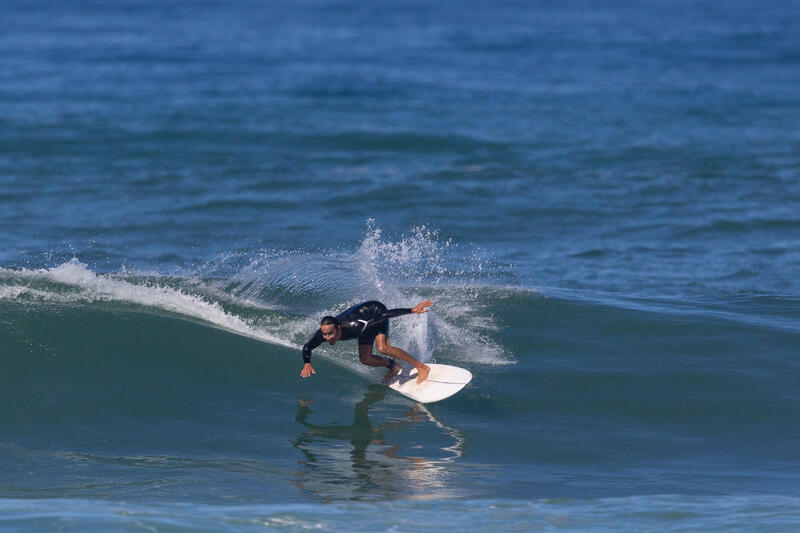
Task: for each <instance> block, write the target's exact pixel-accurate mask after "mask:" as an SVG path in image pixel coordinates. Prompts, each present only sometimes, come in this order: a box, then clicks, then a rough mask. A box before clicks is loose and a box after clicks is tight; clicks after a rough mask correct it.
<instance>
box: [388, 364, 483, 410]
mask: <svg viewBox="0 0 800 533" xmlns="http://www.w3.org/2000/svg"><path fill="white" fill-rule="evenodd" d="M427 365H428V366H429V367H431V373H430V374H428V379H426V380H425V381H423V382H422V383H420V384H419V385H417V369H416V368H411V369H408V368H406V367H405V366H404V367H403V369H402V370H401V371H400V373H399V374H397V375H396V376H395V377H393V378H392V379H391V380H390V381H389V383H388V385H389V388H390V389H393V390H396V391H397V392H399V393H400V394H402V395H403V396H406V397H408V398H411V399H412V400H416V401H418V402H419V403H433V402H438V401H441V400H444V399H445V398H449V397H450V396H452V395H453V394H455V393H457V392H458V391H460V390H461V389H463V388H464V387H465V386H466V385H467V383H469V382H470V381H471V380H472V373H471V372H470V371H469V370H466V369H464V368H459V367H457V366H450V365H436V364H433V363H427Z"/></svg>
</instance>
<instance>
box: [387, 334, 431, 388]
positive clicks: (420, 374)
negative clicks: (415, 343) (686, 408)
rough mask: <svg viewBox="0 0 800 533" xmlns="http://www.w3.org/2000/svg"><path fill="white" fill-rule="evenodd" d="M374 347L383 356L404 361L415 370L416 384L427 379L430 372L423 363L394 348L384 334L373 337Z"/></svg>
mask: <svg viewBox="0 0 800 533" xmlns="http://www.w3.org/2000/svg"><path fill="white" fill-rule="evenodd" d="M375 347H376V348H378V351H379V352H381V353H382V354H383V355H388V356H389V357H394V358H395V359H400V360H401V361H405V362H406V363H408V364H410V365H412V366H413V367H414V368H416V369H417V383H422V382H423V381H425V380H426V379H427V378H428V374H429V373H430V371H431V369H430V367H429V366H428V365H426V364H424V363H421V362H419V361H417V360H416V359H414V358H413V357H411V356H410V355H408V353H407V352H405V351H403V350H401V349H400V348H396V347H394V346H392V345H391V344H389V337H387V336H386V335H385V334H383V333H381V334H380V335H378V336H377V337H375Z"/></svg>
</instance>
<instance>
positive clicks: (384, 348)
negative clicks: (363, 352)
mask: <svg viewBox="0 0 800 533" xmlns="http://www.w3.org/2000/svg"><path fill="white" fill-rule="evenodd" d="M375 347H376V348H377V349H378V351H379V352H380V353H382V354H384V355H388V354H390V353H391V349H392V346H391V345H390V344H389V341H388V340H382V341H379V342H376V343H375Z"/></svg>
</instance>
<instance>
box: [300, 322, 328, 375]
mask: <svg viewBox="0 0 800 533" xmlns="http://www.w3.org/2000/svg"><path fill="white" fill-rule="evenodd" d="M323 340H324V339H323V338H322V331H320V330H317V332H316V333H315V334H314V336H313V337H311V340H309V341H308V342H307V343H305V345H304V346H303V370H302V371H301V372H300V377H304V378H307V377H308V376H310V375H311V374H316V373H317V372H316V371H315V370H314V367H312V366H311V350H313V349H314V348H316V347H317V346H319V345H320V344H322V341H323Z"/></svg>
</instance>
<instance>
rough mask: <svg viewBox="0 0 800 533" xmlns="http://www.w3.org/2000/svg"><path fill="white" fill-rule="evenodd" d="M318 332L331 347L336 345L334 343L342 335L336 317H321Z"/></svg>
mask: <svg viewBox="0 0 800 533" xmlns="http://www.w3.org/2000/svg"><path fill="white" fill-rule="evenodd" d="M319 330H320V331H321V332H322V338H323V339H325V340H326V341H327V342H328V344H331V345H333V344H336V341H338V340H339V337H340V336H341V334H342V328H341V326H340V325H339V321H338V320H336V317H332V316H325V317H322V320H320V322H319Z"/></svg>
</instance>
